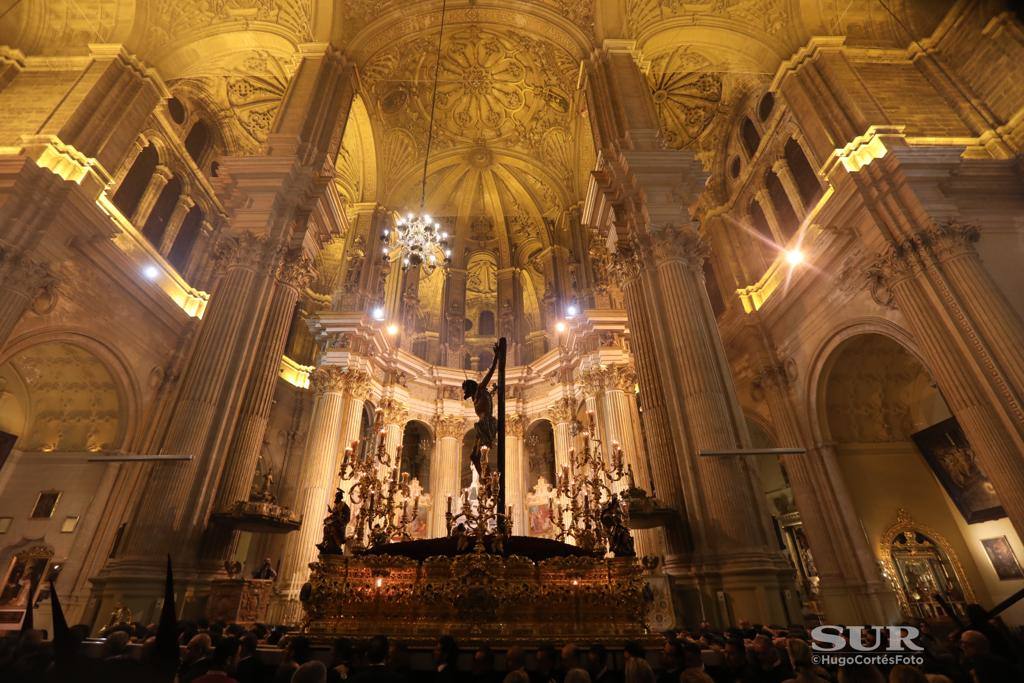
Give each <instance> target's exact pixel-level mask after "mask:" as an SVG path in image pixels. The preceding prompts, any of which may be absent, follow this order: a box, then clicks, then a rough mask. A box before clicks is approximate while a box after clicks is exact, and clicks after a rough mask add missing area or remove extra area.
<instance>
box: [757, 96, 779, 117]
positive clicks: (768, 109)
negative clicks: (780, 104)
mask: <svg viewBox="0 0 1024 683" xmlns="http://www.w3.org/2000/svg"><path fill="white" fill-rule="evenodd" d="M774 108H775V95H773V94H771V93H770V92H766V93H765V94H764V97H762V98H761V101H760V102H758V103H757V118H759V119H761V120H762V121H767V120H768V117H769V116H771V115H772V109H774Z"/></svg>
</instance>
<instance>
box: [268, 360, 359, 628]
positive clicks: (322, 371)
mask: <svg viewBox="0 0 1024 683" xmlns="http://www.w3.org/2000/svg"><path fill="white" fill-rule="evenodd" d="M345 380H346V375H345V370H343V369H342V368H340V367H338V366H336V365H322V366H320V367H318V368H317V369H316V370H314V371H313V374H312V375H310V378H309V388H310V391H311V392H312V393H313V412H312V414H311V415H310V418H309V432H308V436H307V437H306V447H305V450H304V451H303V454H302V463H303V467H302V470H301V473H300V476H299V482H298V485H297V487H296V490H297V494H296V499H295V507H294V509H295V512H297V513H299V514H300V515H302V527H301V528H300V529H299V530H298V531H293V532H292V533H291V534H289V535H288V540H287V541H286V543H285V549H284V552H283V554H282V556H281V570H280V572H279V574H278V584H277V586H278V591H279V593H280V594H279V595H278V596H275V599H274V601H273V603H272V605H271V619H272V620H273V621H274V623H294V622H296V621H297V620H298V619H297V617H298V612H299V609H300V606H299V603H298V595H299V590H300V589H301V588H302V584H303V583H305V582H306V580H307V579H308V578H309V563H310V562H313V561H315V560H316V558H317V552H318V551H317V549H316V544H317V543H319V542H320V541H321V540H322V538H321V537H322V535H323V520H324V518H325V517H326V516H327V508H328V506H329V505H330V502H331V499H332V496H333V494H334V482H335V481H337V470H336V469H335V464H336V462H337V457H338V442H339V440H340V438H341V423H342V416H343V414H344V403H345V396H344V389H345Z"/></svg>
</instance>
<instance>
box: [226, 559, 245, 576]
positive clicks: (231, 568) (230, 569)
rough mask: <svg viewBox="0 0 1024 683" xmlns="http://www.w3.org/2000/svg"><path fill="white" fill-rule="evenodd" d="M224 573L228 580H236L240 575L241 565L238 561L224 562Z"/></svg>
mask: <svg viewBox="0 0 1024 683" xmlns="http://www.w3.org/2000/svg"><path fill="white" fill-rule="evenodd" d="M224 571H225V572H227V574H228V578H229V579H236V578H238V575H239V574H241V573H242V563H241V562H239V561H238V560H224Z"/></svg>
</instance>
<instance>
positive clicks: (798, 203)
mask: <svg viewBox="0 0 1024 683" xmlns="http://www.w3.org/2000/svg"><path fill="white" fill-rule="evenodd" d="M772 170H773V171H775V175H776V176H778V178H779V182H780V183H782V189H783V190H785V191H786V196H787V197H789V203H790V204H791V205H792V206H793V212H794V213H795V214H796V217H797V218H799V219H800V220H803V219H804V216H806V215H807V208H806V207H805V206H804V200H803V198H802V197H801V196H800V189H799V188H798V187H797V186H796V178H794V177H793V172H792V171H791V170H790V169H789V163H788V162H787V161H786V160H785V159H776V161H775V163H774V164H772ZM795 232H797V230H794V233H795Z"/></svg>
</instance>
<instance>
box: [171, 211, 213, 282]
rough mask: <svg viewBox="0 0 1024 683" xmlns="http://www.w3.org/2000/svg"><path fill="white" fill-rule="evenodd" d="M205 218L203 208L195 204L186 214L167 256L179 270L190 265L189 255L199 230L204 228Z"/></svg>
mask: <svg viewBox="0 0 1024 683" xmlns="http://www.w3.org/2000/svg"><path fill="white" fill-rule="evenodd" d="M203 218H204V216H203V210H202V209H200V208H199V207H198V206H193V207H192V208H191V209H189V210H188V213H187V214H185V220H184V221H182V223H181V229H179V230H178V236H177V237H176V238H175V239H174V245H173V246H172V247H171V253H170V254H169V255H168V256H167V260H168V261H170V262H171V265H172V266H174V267H175V268H177V269H178V271H179V272H180V271H182V270H184V269H185V266H186V265H188V257H189V255H190V254H191V253H192V247H193V246H195V243H196V239H197V238H198V237H199V232H200V231H201V230H202V229H203Z"/></svg>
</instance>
